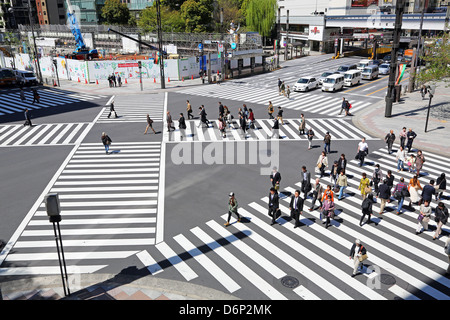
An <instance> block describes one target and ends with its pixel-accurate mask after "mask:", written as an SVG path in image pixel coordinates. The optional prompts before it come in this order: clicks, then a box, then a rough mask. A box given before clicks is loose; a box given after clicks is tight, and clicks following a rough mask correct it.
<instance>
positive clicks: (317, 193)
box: [299, 178, 323, 211]
mask: <svg viewBox="0 0 450 320" xmlns="http://www.w3.org/2000/svg"><path fill="white" fill-rule="evenodd" d="M322 192H323V186H322V185H321V184H320V179H319V178H316V183H315V184H314V189H313V199H312V201H311V207H310V208H309V211H313V210H314V205H315V204H316V200H319V204H320V206H319V209H321V208H322ZM299 195H300V191H299ZM302 201H303V200H302Z"/></svg>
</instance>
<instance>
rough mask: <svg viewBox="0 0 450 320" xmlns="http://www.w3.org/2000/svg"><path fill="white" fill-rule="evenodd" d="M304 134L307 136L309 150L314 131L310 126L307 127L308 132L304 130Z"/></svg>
mask: <svg viewBox="0 0 450 320" xmlns="http://www.w3.org/2000/svg"><path fill="white" fill-rule="evenodd" d="M306 135H307V136H308V150H311V148H312V141H313V139H314V131H313V130H312V129H311V128H309V129H308V132H306Z"/></svg>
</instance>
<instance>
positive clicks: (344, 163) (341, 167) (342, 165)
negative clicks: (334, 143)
mask: <svg viewBox="0 0 450 320" xmlns="http://www.w3.org/2000/svg"><path fill="white" fill-rule="evenodd" d="M346 168H347V159H346V158H345V154H341V157H340V158H339V160H338V167H337V172H338V173H339V172H341V170H344V172H345V169H346Z"/></svg>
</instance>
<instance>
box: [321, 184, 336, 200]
mask: <svg viewBox="0 0 450 320" xmlns="http://www.w3.org/2000/svg"><path fill="white" fill-rule="evenodd" d="M325 200H331V201H332V202H334V192H333V190H331V185H327V188H326V189H325V191H324V192H323V195H322V203H324V201H325Z"/></svg>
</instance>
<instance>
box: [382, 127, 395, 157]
mask: <svg viewBox="0 0 450 320" xmlns="http://www.w3.org/2000/svg"><path fill="white" fill-rule="evenodd" d="M384 142H386V144H387V150H388V154H391V153H392V145H393V144H394V142H395V134H394V130H391V131H389V133H388V134H387V135H386V136H385V137H384Z"/></svg>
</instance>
